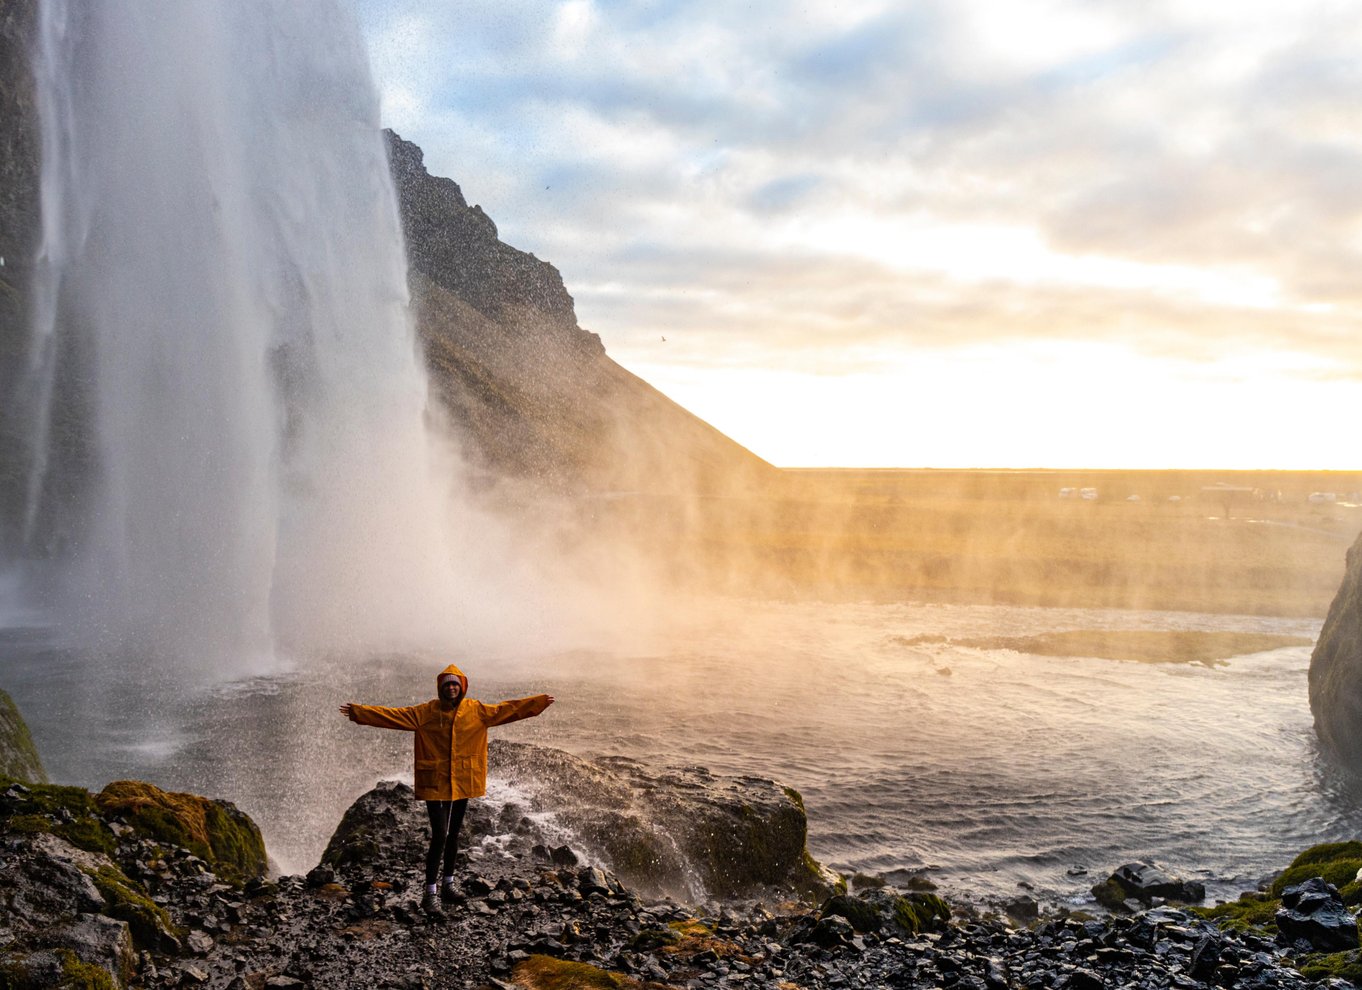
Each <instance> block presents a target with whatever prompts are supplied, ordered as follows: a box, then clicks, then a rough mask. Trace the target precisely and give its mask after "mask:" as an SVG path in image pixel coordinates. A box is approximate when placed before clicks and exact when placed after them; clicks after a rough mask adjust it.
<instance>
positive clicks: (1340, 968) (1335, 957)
mask: <svg viewBox="0 0 1362 990" xmlns="http://www.w3.org/2000/svg"><path fill="white" fill-rule="evenodd" d="M1296 965H1297V967H1298V968H1299V969H1300V971H1301V975H1302V976H1304V977H1306V978H1307V979H1311V980H1328V979H1332V978H1338V979H1341V980H1347V981H1348V982H1349V983H1351V984H1352V985H1353V986H1362V951H1359V950H1357V949H1350V950H1348V951H1347V952H1329V953H1324V952H1320V953H1314V954H1312V955H1308V956H1305V957H1304V958H1302V959H1300V960H1297V964H1296Z"/></svg>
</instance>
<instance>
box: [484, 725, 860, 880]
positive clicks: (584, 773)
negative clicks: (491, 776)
mask: <svg viewBox="0 0 1362 990" xmlns="http://www.w3.org/2000/svg"><path fill="white" fill-rule="evenodd" d="M492 754H493V755H492V760H493V765H494V766H496V767H498V768H499V769H500V771H501V772H502V773H504V774H507V775H510V776H513V777H514V779H515V780H516V783H517V784H518V785H519V786H521V787H524V788H525V789H527V790H529V791H530V792H531V793H532V795H533V799H532V800H533V808H532V810H533V811H536V812H551V813H552V815H553V817H554V819H555V820H556V822H557V824H558V825H559V826H562V827H566V828H567V829H568V830H569V831H570V832H571V833H572V834H573V835H575V836H576V837H577V838H578V840H579V841H580V842H581V844H582V845H583V847H585V848H586V849H587V850H588V851H589V852H590V853H592V854H593V855H594V857H595V858H597V859H598V860H599V861H601V862H603V863H605V864H606V865H608V866H609V867H610V868H611V869H613V870H614V871H615V872H616V873H617V874H618V875H619V876H620V878H621V880H623V881H624V882H625V883H626V884H628V885H630V886H631V887H634V888H635V889H637V890H639V891H640V892H641V893H644V894H648V895H653V894H672V895H675V896H678V897H681V898H683V899H693V898H698V897H719V898H732V897H748V896H757V895H759V894H761V893H763V892H768V891H770V892H779V891H784V892H787V893H788V892H797V893H807V894H815V895H818V896H827V895H828V894H831V893H832V889H831V888H832V886H833V883H834V882H835V879H836V878H835V877H833V876H830V875H828V874H826V873H825V872H824V871H823V870H822V868H821V867H820V866H819V865H818V864H817V863H816V862H815V861H814V860H813V859H812V858H811V857H810V856H809V854H808V852H807V850H806V848H805V840H806V837H807V834H808V820H807V818H806V815H805V811H804V803H803V800H802V799H801V797H800V795H799V793H798V792H797V791H795V790H793V789H792V788H788V787H783V786H781V785H780V784H778V783H776V782H775V781H772V780H767V779H764V778H761V777H750V776H743V777H722V776H719V775H716V774H713V773H711V772H709V771H708V770H706V769H704V768H702V767H665V768H655V767H650V766H647V765H645V764H643V763H641V762H639V761H637V760H632V759H628V758H626V757H605V758H601V759H595V760H587V759H582V758H580V757H577V756H573V755H571V754H569V753H564V752H561V751H559V750H555V749H548V748H546V747H542V746H534V745H531V744H528V743H514V742H507V741H505V740H500V739H499V740H495V741H493V743H492Z"/></svg>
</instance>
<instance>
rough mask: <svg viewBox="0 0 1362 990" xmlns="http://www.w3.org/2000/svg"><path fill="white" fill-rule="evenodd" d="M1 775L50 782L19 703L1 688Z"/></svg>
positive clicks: (41, 782) (43, 782) (42, 782)
mask: <svg viewBox="0 0 1362 990" xmlns="http://www.w3.org/2000/svg"><path fill="white" fill-rule="evenodd" d="M0 777H13V778H16V779H18V780H28V781H36V782H37V783H40V784H45V783H47V773H46V771H44V770H43V762H42V760H40V759H38V749H37V747H36V746H34V745H33V737H32V736H31V735H29V732H28V726H27V725H26V724H24V717H23V716H22V715H20V714H19V707H18V706H17V705H16V704H15V703H14V699H13V698H11V697H10V696H9V695H8V694H7V693H6V692H4V691H0Z"/></svg>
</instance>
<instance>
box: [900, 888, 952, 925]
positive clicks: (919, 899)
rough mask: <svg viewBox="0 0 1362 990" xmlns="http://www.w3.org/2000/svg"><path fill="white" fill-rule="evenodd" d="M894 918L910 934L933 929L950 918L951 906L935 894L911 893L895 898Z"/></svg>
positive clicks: (944, 923)
mask: <svg viewBox="0 0 1362 990" xmlns="http://www.w3.org/2000/svg"><path fill="white" fill-rule="evenodd" d="M894 920H895V921H897V922H898V923H899V926H900V927H901V928H902V929H903V930H904V931H906V932H908V933H910V934H912V935H916V934H918V933H919V932H927V931H933V930H935V929H938V928H942V927H944V926H945V925H946V923H947V922H949V921H950V920H951V906H950V905H949V904H947V903H946V902H945V901H944V900H942V899H941V898H940V897H937V896H936V895H935V894H923V893H913V894H909V895H908V896H907V897H899V898H895V900H894Z"/></svg>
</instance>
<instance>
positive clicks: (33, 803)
mask: <svg viewBox="0 0 1362 990" xmlns="http://www.w3.org/2000/svg"><path fill="white" fill-rule="evenodd" d="M15 783H21V784H23V785H24V787H25V788H26V793H24V794H23V795H22V797H20V798H19V799H17V800H16V801H15V802H13V803H12V804H11V805H10V806H9V807H8V809H6V810H4V811H0V814H8V815H9V818H8V820H7V821H5V822H4V827H5V828H6V829H9V830H11V831H15V832H51V833H52V834H54V835H59V836H61V837H62V838H63V839H65V840H66V841H67V842H69V843H71V845H73V846H76V847H78V848H80V849H84V850H85V851H86V852H97V853H103V854H104V855H105V856H112V855H113V854H114V853H115V851H116V850H117V848H118V842H117V841H116V840H115V839H114V834H113V832H111V831H109V827H108V826H107V825H105V824H104V822H103V820H102V819H101V818H100V817H99V808H98V806H97V805H96V804H95V799H94V797H93V795H91V794H90V792H89V791H87V790H86V789H85V788H83V787H63V786H61V785H59V784H35V783H30V782H27V781H18V780H16V779H15V778H13V777H8V776H0V791H4V790H6V789H8V788H9V786H10V785H11V784H15Z"/></svg>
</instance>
